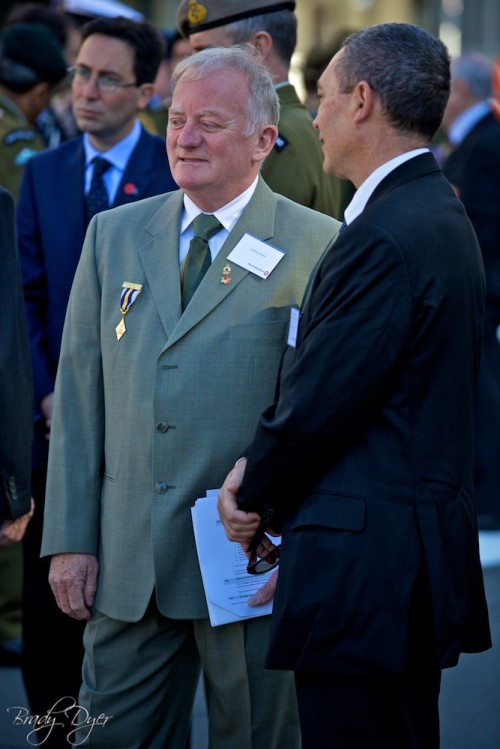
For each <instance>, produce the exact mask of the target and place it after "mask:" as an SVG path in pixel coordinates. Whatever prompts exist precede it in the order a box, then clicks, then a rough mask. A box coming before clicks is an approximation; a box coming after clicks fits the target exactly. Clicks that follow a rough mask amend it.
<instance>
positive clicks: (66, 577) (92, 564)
mask: <svg viewBox="0 0 500 749" xmlns="http://www.w3.org/2000/svg"><path fill="white" fill-rule="evenodd" d="M98 571H99V564H98V562H97V559H96V558H95V557H94V556H92V555H91V554H55V555H54V556H53V557H52V560H51V563H50V572H49V583H50V587H51V588H52V592H53V594H54V597H55V599H56V603H57V605H58V606H59V608H60V609H61V611H64V613H65V614H68V616H71V618H72V619H90V615H91V612H90V608H91V607H92V606H93V605H94V596H95V592H96V588H97V573H98Z"/></svg>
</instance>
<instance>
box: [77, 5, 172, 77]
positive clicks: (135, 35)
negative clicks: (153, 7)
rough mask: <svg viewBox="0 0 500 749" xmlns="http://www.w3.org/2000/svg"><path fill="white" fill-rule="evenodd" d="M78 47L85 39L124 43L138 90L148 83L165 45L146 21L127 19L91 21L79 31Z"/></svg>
mask: <svg viewBox="0 0 500 749" xmlns="http://www.w3.org/2000/svg"><path fill="white" fill-rule="evenodd" d="M81 34H82V43H83V42H84V41H85V39H88V38H89V36H93V35H94V34H102V35H103V36H110V37H113V38H114V39H120V40H121V41H122V42H126V44H128V45H129V46H130V47H131V48H132V50H133V51H134V75H135V80H136V82H137V85H138V86H141V85H142V84H143V83H152V82H153V81H154V79H155V78H156V74H157V73H158V68H159V67H160V63H161V60H162V58H163V55H164V49H165V44H164V41H163V39H162V37H161V34H160V32H159V30H158V29H157V28H156V26H154V25H153V24H152V23H150V22H149V21H132V20H131V19H130V18H124V17H123V16H116V17H114V18H95V19H93V20H92V21H89V22H88V23H86V24H85V25H84V26H82V28H81Z"/></svg>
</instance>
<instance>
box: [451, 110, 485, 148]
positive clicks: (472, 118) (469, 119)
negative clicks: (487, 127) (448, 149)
mask: <svg viewBox="0 0 500 749" xmlns="http://www.w3.org/2000/svg"><path fill="white" fill-rule="evenodd" d="M490 112H491V105H490V103H489V101H480V102H478V103H477V104H474V105H473V106H472V107H469V108H468V109H466V110H465V112H462V113H461V114H459V115H458V117H456V118H455V120H454V121H453V122H452V123H451V125H450V130H449V133H448V140H449V141H450V143H451V144H452V145H453V146H459V145H460V143H462V141H463V140H465V138H466V137H467V136H468V135H469V133H470V131H471V130H472V128H473V127H474V126H475V125H476V124H477V123H478V122H479V120H482V119H483V117H486V115H487V114H489V113H490Z"/></svg>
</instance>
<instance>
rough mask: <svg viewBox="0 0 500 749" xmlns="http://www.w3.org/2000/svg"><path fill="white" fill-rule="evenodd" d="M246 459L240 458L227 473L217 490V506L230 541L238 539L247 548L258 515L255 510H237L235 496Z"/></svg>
mask: <svg viewBox="0 0 500 749" xmlns="http://www.w3.org/2000/svg"><path fill="white" fill-rule="evenodd" d="M246 464H247V461H246V458H241V459H240V460H238V462H237V463H236V464H235V466H234V468H233V470H232V471H231V472H230V473H228V475H227V476H226V480H225V481H224V484H223V485H222V488H221V490H220V491H219V498H218V502H217V508H218V510H219V515H220V518H221V520H222V522H223V524H224V528H225V530H226V536H227V537H228V539H229V540H230V541H238V543H240V544H241V545H242V546H243V548H244V549H245V548H248V545H249V543H250V541H251V540H252V539H253V537H254V536H255V534H256V532H257V531H258V529H259V528H260V524H261V521H260V515H258V514H257V513H256V512H243V510H238V505H237V502H236V497H237V496H238V490H239V488H240V486H241V482H242V481H243V475H244V473H245V467H246Z"/></svg>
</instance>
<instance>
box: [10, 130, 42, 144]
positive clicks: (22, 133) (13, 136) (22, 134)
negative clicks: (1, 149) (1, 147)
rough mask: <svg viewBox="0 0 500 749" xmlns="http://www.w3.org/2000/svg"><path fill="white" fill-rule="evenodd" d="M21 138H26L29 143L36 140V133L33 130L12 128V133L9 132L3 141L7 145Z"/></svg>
mask: <svg viewBox="0 0 500 749" xmlns="http://www.w3.org/2000/svg"><path fill="white" fill-rule="evenodd" d="M20 140H25V141H27V142H28V143H29V142H30V141H32V140H35V133H34V132H33V131H32V130H11V131H10V133H7V135H6V136H5V138H4V139H3V142H4V143H5V145H6V146H13V145H14V144H15V143H18V142H19V141H20Z"/></svg>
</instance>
